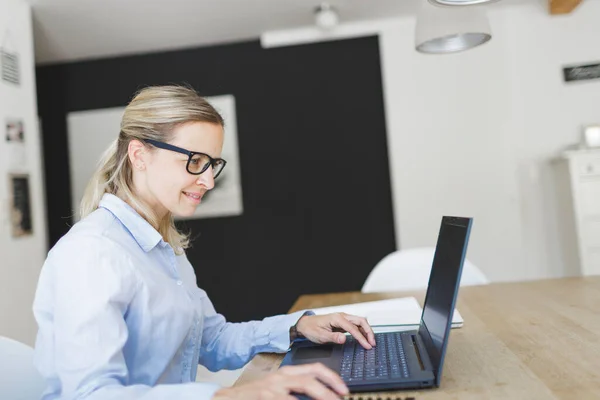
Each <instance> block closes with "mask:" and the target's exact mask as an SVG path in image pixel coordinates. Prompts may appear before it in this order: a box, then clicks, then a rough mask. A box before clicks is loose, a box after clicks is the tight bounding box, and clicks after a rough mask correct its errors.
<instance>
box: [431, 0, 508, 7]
mask: <svg viewBox="0 0 600 400" xmlns="http://www.w3.org/2000/svg"><path fill="white" fill-rule="evenodd" d="M496 1H499V0H429V2H430V3H431V4H433V5H436V6H474V5H476V4H485V3H494V2H496Z"/></svg>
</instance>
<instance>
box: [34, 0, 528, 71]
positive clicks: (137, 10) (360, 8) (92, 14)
mask: <svg viewBox="0 0 600 400" xmlns="http://www.w3.org/2000/svg"><path fill="white" fill-rule="evenodd" d="M28 1H29V2H30V3H31V4H32V7H33V26H34V37H35V55H36V63H38V64H47V63H56V62H64V61H74V60H82V59H90V58H99V57H109V56H117V55H124V54H135V53H145V52H152V51H160V50H168V49H178V48H186V47H195V46H201V45H207V44H215V43H226V42H232V41H238V40H245V39H256V38H258V37H259V36H260V34H261V33H262V32H264V31H267V30H276V29H286V28H293V27H300V26H307V25H311V24H313V10H314V8H315V7H316V6H317V5H318V4H319V3H320V2H321V1H320V0H28ZM419 1H425V0H330V1H329V3H331V4H333V5H334V6H336V7H337V8H338V10H339V13H340V18H341V20H342V21H355V20H365V19H374V18H383V17H394V16H401V15H406V14H413V13H415V11H416V9H417V7H418V5H419ZM509 1H510V0H509ZM519 1H524V0H519Z"/></svg>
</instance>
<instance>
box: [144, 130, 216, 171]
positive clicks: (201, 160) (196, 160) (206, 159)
mask: <svg viewBox="0 0 600 400" xmlns="http://www.w3.org/2000/svg"><path fill="white" fill-rule="evenodd" d="M144 142H146V143H149V144H151V145H152V146H154V147H158V148H159V149H165V150H171V151H175V152H177V153H181V154H185V155H186V156H188V161H187V165H186V167H185V168H186V169H187V172H189V173H190V174H192V175H201V174H203V173H204V172H205V171H206V170H207V169H208V167H212V173H213V179H217V177H218V176H219V174H220V173H221V172H223V168H225V164H227V161H225V160H223V159H222V158H212V157H211V156H209V155H208V154H205V153H200V152H198V151H189V150H186V149H182V148H181V147H177V146H173V145H172V144H169V143H164V142H159V141H158V140H152V139H145V140H144Z"/></svg>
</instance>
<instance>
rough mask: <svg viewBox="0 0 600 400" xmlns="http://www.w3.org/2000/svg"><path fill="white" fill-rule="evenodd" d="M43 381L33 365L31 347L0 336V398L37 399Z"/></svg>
mask: <svg viewBox="0 0 600 400" xmlns="http://www.w3.org/2000/svg"><path fill="white" fill-rule="evenodd" d="M44 389H45V382H44V379H43V378H42V376H41V375H40V373H39V372H38V371H37V370H36V369H35V367H34V366H33V349H32V348H31V347H29V346H27V345H25V344H23V343H20V342H17V341H15V340H12V339H8V338H5V337H1V336H0V399H7V400H8V399H10V400H39V399H40V397H42V393H43V392H44Z"/></svg>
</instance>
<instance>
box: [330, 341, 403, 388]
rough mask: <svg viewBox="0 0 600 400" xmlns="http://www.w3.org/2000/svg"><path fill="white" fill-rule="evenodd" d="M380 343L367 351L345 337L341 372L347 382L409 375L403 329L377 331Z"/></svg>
mask: <svg viewBox="0 0 600 400" xmlns="http://www.w3.org/2000/svg"><path fill="white" fill-rule="evenodd" d="M375 341H376V342H377V346H375V348H373V349H371V350H366V349H365V348H363V347H362V346H361V345H360V343H358V342H357V341H356V339H354V338H353V337H351V336H348V337H346V343H344V348H343V350H344V356H343V358H342V366H341V369H340V375H341V376H342V379H343V380H344V381H346V382H357V381H365V380H377V379H394V378H408V366H407V364H406V356H405V354H404V347H403V346H402V337H401V335H400V332H387V333H376V334H375Z"/></svg>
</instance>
